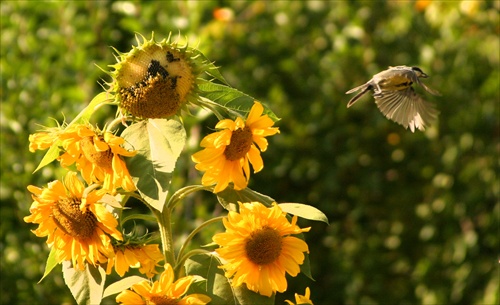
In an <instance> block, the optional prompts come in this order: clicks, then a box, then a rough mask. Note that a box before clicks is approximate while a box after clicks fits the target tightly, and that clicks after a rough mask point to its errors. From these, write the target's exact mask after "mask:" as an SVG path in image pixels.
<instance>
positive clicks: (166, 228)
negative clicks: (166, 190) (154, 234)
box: [152, 208, 175, 268]
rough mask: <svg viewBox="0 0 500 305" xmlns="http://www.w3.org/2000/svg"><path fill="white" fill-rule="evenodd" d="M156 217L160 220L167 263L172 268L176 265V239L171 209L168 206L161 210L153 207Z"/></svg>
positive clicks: (159, 225)
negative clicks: (173, 234)
mask: <svg viewBox="0 0 500 305" xmlns="http://www.w3.org/2000/svg"><path fill="white" fill-rule="evenodd" d="M152 210H153V213H154V215H155V216H156V219H157V220H158V227H159V230H160V238H161V244H162V247H163V256H164V257H165V263H169V264H170V266H172V268H173V267H174V266H175V254H174V240H173V238H172V227H171V221H170V216H171V214H170V210H169V209H167V208H164V209H163V212H160V211H158V210H156V209H152Z"/></svg>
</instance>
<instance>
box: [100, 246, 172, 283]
mask: <svg viewBox="0 0 500 305" xmlns="http://www.w3.org/2000/svg"><path fill="white" fill-rule="evenodd" d="M163 259H164V258H163V254H162V253H161V251H160V248H159V247H158V244H150V245H126V246H117V247H115V256H114V258H113V259H110V260H108V266H107V268H106V273H107V274H110V273H111V270H112V269H113V266H114V267H115V271H116V273H118V275H120V276H121V277H123V275H124V274H125V272H127V271H128V270H129V267H135V268H137V267H138V268H139V272H141V273H142V274H145V275H146V276H147V277H149V278H152V277H153V275H154V274H156V273H157V272H156V270H155V268H156V266H158V262H160V261H162V260H163Z"/></svg>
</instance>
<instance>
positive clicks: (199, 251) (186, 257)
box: [174, 249, 210, 278]
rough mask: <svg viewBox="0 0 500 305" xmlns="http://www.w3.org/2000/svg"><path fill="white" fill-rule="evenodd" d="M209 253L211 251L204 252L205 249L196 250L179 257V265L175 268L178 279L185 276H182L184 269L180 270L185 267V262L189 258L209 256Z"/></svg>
mask: <svg viewBox="0 0 500 305" xmlns="http://www.w3.org/2000/svg"><path fill="white" fill-rule="evenodd" d="M207 253H210V251H207V250H203V249H194V250H191V251H189V252H188V253H186V254H184V255H183V256H182V257H181V256H179V260H178V261H177V265H176V266H175V268H174V272H175V274H176V278H180V277H183V276H184V274H180V271H182V270H183V269H180V268H181V267H182V266H183V265H184V262H185V261H186V260H187V259H188V258H190V257H191V256H194V255H198V254H207Z"/></svg>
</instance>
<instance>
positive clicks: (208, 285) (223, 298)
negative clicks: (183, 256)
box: [185, 253, 274, 305]
mask: <svg viewBox="0 0 500 305" xmlns="http://www.w3.org/2000/svg"><path fill="white" fill-rule="evenodd" d="M220 266H221V262H220V260H219V258H218V257H217V256H216V255H215V254H213V253H207V254H199V255H194V256H191V257H190V258H189V259H188V260H187V261H186V263H185V268H186V274H187V275H198V276H200V277H202V278H204V279H206V281H197V282H194V283H193V284H192V285H191V286H190V287H189V290H188V294H190V293H201V294H205V295H207V296H209V297H210V298H211V299H212V301H211V302H210V304H234V305H239V304H242V305H243V304H259V305H260V304H262V305H267V304H269V305H270V304H274V295H273V296H272V297H270V298H269V297H266V296H263V295H260V294H258V293H255V292H253V291H250V290H248V289H247V288H246V285H241V286H238V287H233V286H231V283H230V281H229V280H228V279H227V278H226V277H225V276H224V271H223V270H222V269H221V268H219V267H220Z"/></svg>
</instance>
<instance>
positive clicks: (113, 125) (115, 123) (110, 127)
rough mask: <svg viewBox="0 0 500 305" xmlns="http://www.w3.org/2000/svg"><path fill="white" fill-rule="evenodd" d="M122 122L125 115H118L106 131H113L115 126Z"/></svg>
mask: <svg viewBox="0 0 500 305" xmlns="http://www.w3.org/2000/svg"><path fill="white" fill-rule="evenodd" d="M122 122H123V117H118V118H116V119H114V120H113V121H111V123H109V124H108V126H106V131H109V132H113V128H114V127H115V125H118V124H120V123H122Z"/></svg>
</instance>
